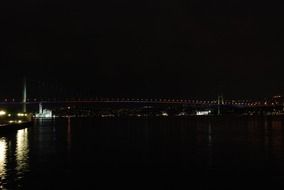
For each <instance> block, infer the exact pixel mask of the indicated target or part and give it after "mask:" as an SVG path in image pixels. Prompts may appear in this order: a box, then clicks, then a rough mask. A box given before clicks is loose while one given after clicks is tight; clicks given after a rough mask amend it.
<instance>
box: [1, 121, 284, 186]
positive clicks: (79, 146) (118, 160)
mask: <svg viewBox="0 0 284 190" xmlns="http://www.w3.org/2000/svg"><path fill="white" fill-rule="evenodd" d="M283 121H284V118H274V117H271V118H266V117H263V118H219V119H218V118H217V119H214V118H213V119H210V118H203V119H196V118H195V119H192V118H191V119H129V120H127V119H124V120H123V119H121V120H120V119H105V120H99V119H90V118H86V119H75V118H67V119H61V120H60V119H58V120H55V121H44V122H38V123H37V124H36V125H35V126H34V127H33V128H30V129H23V130H19V131H17V132H16V133H14V134H10V135H7V136H3V137H0V179H1V180H0V189H5V188H6V189H17V188H19V189H21V187H22V186H23V183H24V181H26V178H27V175H29V174H31V176H33V177H34V176H37V174H41V175H43V174H44V175H47V176H48V175H50V176H53V175H54V174H60V175H61V176H64V175H66V176H69V177H70V176H76V172H78V171H79V172H83V173H84V168H88V170H90V171H94V172H95V171H102V170H104V168H105V167H108V168H127V167H128V168H131V167H133V168H135V167H136V168H138V167H140V168H143V167H145V168H147V169H149V170H151V169H152V168H159V167H160V168H162V167H168V166H169V168H175V169H177V170H179V171H189V172H190V171H206V170H207V169H209V170H210V169H212V168H213V169H214V170H218V169H220V168H221V169H224V168H225V169H226V168H233V170H237V169H238V168H244V169H247V168H249V169H255V168H256V169H259V168H260V170H261V169H266V168H268V169H271V171H273V170H274V169H275V171H277V170H281V169H284V164H283V163H284V151H283V150H284V138H283V134H284V125H283V123H284V122H283ZM86 155H87V156H86ZM102 168H103V169H102ZM100 169H101V170H100ZM194 169H196V170H194ZM55 170H56V172H54V171H55ZM81 170H82V171H81ZM153 170H154V169H153ZM35 171H36V172H35ZM141 171H142V170H141ZM261 171H262V170H261ZM37 172H38V173H37ZM45 179H46V180H47V179H48V178H45V177H43V178H42V179H41V180H42V181H44V182H46V181H45ZM68 180H69V179H68ZM33 182H34V180H33V178H32V177H31V178H30V179H29V181H28V182H27V183H33ZM7 184H9V185H10V186H9V187H11V184H12V188H7V187H8V185H7Z"/></svg>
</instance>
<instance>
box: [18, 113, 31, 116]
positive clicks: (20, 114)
mask: <svg viewBox="0 0 284 190" xmlns="http://www.w3.org/2000/svg"><path fill="white" fill-rule="evenodd" d="M17 116H18V117H26V116H28V114H26V113H18V114H17Z"/></svg>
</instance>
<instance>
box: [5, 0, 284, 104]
mask: <svg viewBox="0 0 284 190" xmlns="http://www.w3.org/2000/svg"><path fill="white" fill-rule="evenodd" d="M281 12H283V7H281V6H280V5H276V4H273V5H272V3H271V4H269V2H268V1H266V2H260V1H255V2H252V1H251V2H247V1H244V2H240V1H212V0H210V1H209V0H208V1H207V0H196V1H187V0H184V1H163V0H161V1H154V0H139V1H138V0H136V1H133V0H112V1H110V0H102V1H61V0H56V1H52V0H49V1H45V0H25V1H5V2H4V3H3V2H1V5H0V14H1V17H0V23H1V30H0V42H1V43H0V48H1V51H0V61H1V77H2V78H3V79H4V80H1V82H0V84H1V86H2V88H1V91H0V97H4V96H7V95H10V94H13V93H14V94H17V93H18V90H15V89H18V88H19V83H20V81H21V78H22V77H23V76H24V75H26V76H27V77H28V78H29V79H32V80H34V81H43V82H46V83H49V84H57V85H59V86H62V87H66V88H68V89H74V90H82V91H84V90H86V91H88V92H90V94H92V95H93V96H105V97H141V98H143V97H145V98H151V97H153V98H156V97H167V98H168V97H169V98H171V97H173V98H176V97H181V98H183V97H186V98H199V99H202V98H209V99H212V98H215V97H216V96H217V94H218V92H219V91H222V92H223V94H224V96H225V98H241V99H242V98H262V97H266V96H272V95H275V94H284V75H283V72H284V64H283V61H284V59H283V44H284V43H283V42H284V37H283V34H284V24H283V16H282V15H281ZM31 91H32V89H30V93H31Z"/></svg>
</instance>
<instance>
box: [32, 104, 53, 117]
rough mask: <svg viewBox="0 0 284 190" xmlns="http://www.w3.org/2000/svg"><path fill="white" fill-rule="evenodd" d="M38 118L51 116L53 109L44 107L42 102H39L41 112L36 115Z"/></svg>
mask: <svg viewBox="0 0 284 190" xmlns="http://www.w3.org/2000/svg"><path fill="white" fill-rule="evenodd" d="M35 117H36V118H51V117H52V111H51V110H48V109H42V104H41V103H40V104H39V113H37V114H36V115H35Z"/></svg>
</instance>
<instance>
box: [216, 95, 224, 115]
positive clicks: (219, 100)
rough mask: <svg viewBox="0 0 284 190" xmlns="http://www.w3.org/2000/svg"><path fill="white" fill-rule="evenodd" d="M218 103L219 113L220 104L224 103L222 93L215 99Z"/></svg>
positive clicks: (219, 111) (219, 112)
mask: <svg viewBox="0 0 284 190" xmlns="http://www.w3.org/2000/svg"><path fill="white" fill-rule="evenodd" d="M217 104H218V115H221V105H224V97H223V95H219V96H218V99H217Z"/></svg>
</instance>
